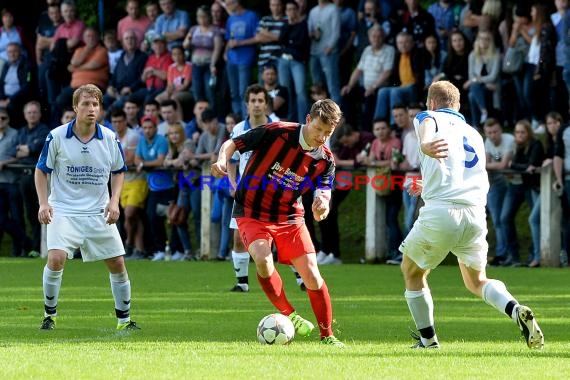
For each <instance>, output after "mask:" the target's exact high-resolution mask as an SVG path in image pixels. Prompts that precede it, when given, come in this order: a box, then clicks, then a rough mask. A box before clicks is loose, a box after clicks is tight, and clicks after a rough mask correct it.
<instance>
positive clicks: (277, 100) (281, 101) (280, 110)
mask: <svg viewBox="0 0 570 380" xmlns="http://www.w3.org/2000/svg"><path fill="white" fill-rule="evenodd" d="M261 79H262V80H263V87H264V88H265V90H266V91H267V93H268V94H269V96H270V97H271V109H272V110H273V112H274V113H275V115H276V116H277V117H278V118H279V119H281V120H285V119H287V115H288V113H289V90H288V89H287V87H285V86H281V85H280V84H279V83H278V82H277V69H276V68H275V66H271V65H269V66H265V67H264V68H263V72H262V73H261Z"/></svg>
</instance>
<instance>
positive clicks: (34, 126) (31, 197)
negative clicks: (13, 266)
mask: <svg viewBox="0 0 570 380" xmlns="http://www.w3.org/2000/svg"><path fill="white" fill-rule="evenodd" d="M41 118H42V112H41V106H40V104H39V103H38V102H36V101H31V102H28V103H26V105H25V106H24V119H26V125H24V126H23V127H22V128H20V130H19V131H18V145H17V147H16V157H17V158H18V163H19V164H23V165H35V164H36V163H37V162H38V158H39V156H40V153H41V151H42V147H43V146H44V142H45V139H46V136H47V135H48V133H49V128H48V126H47V125H45V124H44V123H42V122H41V121H40V120H41ZM19 189H20V194H21V195H22V199H23V200H24V206H25V207H26V220H27V221H28V224H29V226H30V230H31V234H32V239H33V244H32V249H33V250H34V251H38V252H39V251H40V240H41V231H40V223H39V221H38V209H39V207H40V206H39V203H38V198H37V197H36V196H35V193H36V189H35V185H34V173H33V170H32V169H24V170H22V173H21V176H20V178H19ZM20 215H23V212H21V211H20Z"/></svg>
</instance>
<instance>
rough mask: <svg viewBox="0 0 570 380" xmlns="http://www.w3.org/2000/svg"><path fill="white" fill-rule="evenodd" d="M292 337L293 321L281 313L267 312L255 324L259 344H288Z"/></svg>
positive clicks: (293, 335) (293, 331)
mask: <svg viewBox="0 0 570 380" xmlns="http://www.w3.org/2000/svg"><path fill="white" fill-rule="evenodd" d="M294 337H295V327H294V326H293V322H291V320H290V319H289V318H287V317H286V316H284V315H283V314H277V313H276V314H269V315H267V316H265V317H263V318H262V319H261V321H259V325H257V340H259V343H261V344H289V343H290V342H291V341H292V340H293V338H294Z"/></svg>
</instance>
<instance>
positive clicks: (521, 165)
mask: <svg viewBox="0 0 570 380" xmlns="http://www.w3.org/2000/svg"><path fill="white" fill-rule="evenodd" d="M514 134H515V144H516V149H515V153H514V155H513V159H512V161H511V164H510V168H511V169H513V170H516V171H518V173H517V174H514V175H512V177H511V179H510V183H509V186H508V189H507V194H506V196H505V202H504V204H503V208H502V211H501V225H502V226H503V228H504V229H505V238H506V242H507V253H508V257H507V260H505V261H504V262H503V266H520V265H521V261H520V252H519V241H518V238H517V226H516V223H515V218H516V215H517V212H518V210H519V208H520V206H521V205H522V203H523V202H524V201H525V200H526V202H527V204H528V206H529V208H530V210H531V211H530V215H529V218H528V221H529V225H530V232H531V237H532V248H531V250H530V257H531V258H532V259H535V258H537V255H538V257H540V256H539V255H540V220H539V219H538V220H537V218H536V214H537V213H538V214H540V174H537V173H536V172H535V170H536V169H537V168H540V167H541V166H542V161H543V159H544V148H543V146H542V143H541V142H540V141H539V140H537V139H535V138H534V134H533V132H532V127H531V125H530V123H529V122H528V120H520V121H519V122H518V123H517V124H516V125H515V132H514ZM532 259H531V260H532Z"/></svg>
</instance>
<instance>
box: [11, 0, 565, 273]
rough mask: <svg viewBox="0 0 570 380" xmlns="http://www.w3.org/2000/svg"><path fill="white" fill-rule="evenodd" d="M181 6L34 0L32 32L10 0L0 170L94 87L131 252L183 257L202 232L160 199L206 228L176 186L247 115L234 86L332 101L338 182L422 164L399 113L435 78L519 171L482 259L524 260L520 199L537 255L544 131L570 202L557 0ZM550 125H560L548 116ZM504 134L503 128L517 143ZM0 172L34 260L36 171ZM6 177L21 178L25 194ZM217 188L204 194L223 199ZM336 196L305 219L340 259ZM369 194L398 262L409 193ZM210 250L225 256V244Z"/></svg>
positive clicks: (281, 105) (284, 99) (195, 199)
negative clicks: (37, 8) (112, 9)
mask: <svg viewBox="0 0 570 380" xmlns="http://www.w3.org/2000/svg"><path fill="white" fill-rule="evenodd" d="M308 3H309V4H308ZM424 3H425V2H424ZM424 3H422V4H424ZM180 5H182V4H176V2H175V0H159V1H158V2H156V1H153V0H151V1H149V2H146V3H142V2H141V1H139V0H127V1H126V2H125V16H124V17H123V18H121V19H120V20H119V21H118V23H117V25H116V27H114V28H112V29H110V30H105V31H99V30H97V29H96V28H94V27H92V26H86V25H85V24H84V22H83V21H82V20H80V19H79V18H78V15H77V11H76V6H75V4H74V2H73V0H63V1H60V0H46V10H45V11H44V12H43V13H42V14H41V16H40V18H39V20H38V22H37V25H35V26H34V28H35V30H36V38H35V41H27V39H26V38H25V34H24V33H23V32H22V30H23V29H22V28H29V27H30V26H29V25H18V24H17V22H16V23H15V21H17V20H14V17H13V14H12V13H11V11H10V10H9V9H3V10H1V16H2V26H1V27H0V135H2V138H1V139H0V142H1V144H0V156H1V157H2V161H0V169H2V168H3V166H4V165H5V164H10V163H12V164H13V163H21V164H30V165H33V164H35V160H37V157H38V155H39V153H40V150H41V148H42V145H43V141H44V139H45V137H46V135H47V134H48V133H49V131H50V129H52V128H54V127H56V126H58V125H60V124H61V123H64V122H69V121H70V120H72V119H73V111H72V110H71V109H70V106H71V95H72V93H73V91H74V90H75V89H76V88H78V87H79V86H82V85H84V84H87V83H92V84H95V85H96V86H98V87H99V88H101V90H102V91H103V93H104V104H103V105H104V113H102V115H101V116H100V121H101V123H102V124H104V125H106V126H107V127H109V128H112V129H114V130H115V131H116V133H117V135H118V137H119V139H120V140H121V142H122V144H123V148H124V150H125V153H126V155H125V158H126V159H127V163H128V164H129V165H130V166H132V167H136V169H133V170H131V171H130V172H129V174H128V175H127V178H126V184H125V190H124V192H125V195H124V197H122V199H121V206H122V207H123V215H124V216H123V222H122V226H123V234H124V237H125V242H126V244H127V251H128V252H127V254H128V255H129V256H130V257H132V258H143V257H149V258H154V259H155V260H161V259H163V258H164V257H165V255H164V252H165V248H166V245H167V244H168V245H169V247H170V249H171V250H172V252H179V254H178V255H175V256H174V257H175V259H183V258H192V257H195V256H196V255H197V254H199V252H198V251H197V248H196V247H195V246H194V245H193V244H192V243H193V241H192V240H194V243H197V244H199V241H200V238H201V236H200V234H199V233H197V234H196V236H195V237H194V238H193V239H192V238H191V236H189V235H188V225H187V220H184V222H183V223H181V224H179V225H176V226H174V225H173V227H172V229H171V231H166V230H165V229H164V226H165V224H164V221H165V218H166V217H167V216H168V215H167V214H168V205H169V204H180V205H181V206H182V207H183V209H184V210H185V212H186V215H191V218H192V219H193V223H194V230H195V231H199V230H200V217H201V216H200V197H199V191H196V190H194V189H192V188H191V187H189V188H186V189H182V190H181V191H180V192H178V188H179V186H178V183H176V180H177V179H178V178H188V175H189V173H193V172H197V171H199V169H200V166H201V164H202V163H203V162H207V161H210V160H212V159H213V158H214V157H215V154H216V152H217V148H218V147H219V146H220V144H221V142H222V141H223V140H224V139H225V138H227V137H228V136H229V133H228V131H227V130H226V128H225V126H224V124H223V123H222V121H224V120H225V119H226V117H227V118H228V120H231V121H232V122H234V123H236V122H239V121H240V120H241V119H243V118H245V117H247V114H246V108H245V103H244V101H243V94H244V93H245V90H246V88H247V87H248V86H249V85H251V84H252V83H258V84H259V85H261V86H263V87H264V88H265V89H266V91H267V92H268V93H269V95H270V97H271V99H272V102H271V104H270V105H269V109H268V110H267V114H268V116H269V115H271V120H278V119H284V120H289V121H296V122H301V123H302V122H304V121H305V117H306V114H307V111H308V109H309V107H310V105H311V103H312V102H313V101H315V100H317V99H319V98H322V97H330V98H332V99H333V100H335V101H336V102H337V103H339V104H340V105H341V108H342V110H343V112H344V115H345V121H344V123H345V124H344V126H342V127H341V128H339V130H338V131H337V133H335V136H333V139H331V142H330V145H331V148H332V149H333V152H334V153H335V155H336V158H337V165H338V166H339V167H342V168H343V170H347V171H346V176H350V175H352V174H351V172H352V170H353V169H357V168H359V167H362V166H363V165H375V166H377V167H378V168H382V167H384V168H385V169H382V170H390V171H392V172H394V173H405V174H410V175H413V174H415V173H417V171H418V159H417V156H416V154H415V152H416V151H417V149H416V146H417V140H416V139H414V137H415V134H414V133H408V132H410V131H413V127H412V121H411V120H412V119H413V116H414V115H415V113H417V112H418V110H421V109H422V102H423V101H424V98H425V90H426V89H427V87H428V86H429V85H430V83H432V82H433V81H437V80H442V79H446V80H449V81H451V82H452V83H453V84H455V85H456V86H457V87H458V88H459V89H460V91H461V95H462V96H461V111H462V113H463V114H464V115H465V116H466V118H467V120H468V121H470V122H471V124H472V125H473V127H474V128H478V129H480V130H481V131H482V132H483V130H484V132H485V134H486V135H487V136H488V148H489V155H488V157H487V159H488V162H489V169H490V170H496V169H499V170H504V169H508V168H512V169H516V170H520V171H522V172H524V173H523V174H522V176H516V175H515V176H511V177H509V178H506V177H504V175H502V174H493V175H492V176H491V180H492V190H491V192H490V194H489V211H490V215H491V217H492V220H493V223H494V226H495V234H496V240H497V244H496V259H495V260H494V261H492V263H493V264H503V265H517V264H520V257H519V253H518V248H517V247H515V246H512V247H509V244H511V245H512V244H514V243H516V229H515V228H514V227H515V226H514V225H513V220H514V215H516V212H517V209H518V206H520V204H521V200H522V199H526V200H527V201H528V202H529V205H530V208H531V210H532V212H531V216H530V219H531V220H530V226H531V230H532V234H531V235H532V237H533V249H531V252H530V254H529V257H530V259H529V263H530V264H531V266H538V265H540V255H539V253H538V247H537V245H538V244H539V242H538V241H537V237H536V236H537V229H538V227H537V223H539V219H537V215H539V214H540V213H539V211H537V210H539V207H540V205H539V202H538V199H539V197H538V195H537V194H538V189H537V187H536V183H535V180H531V179H529V178H527V177H529V176H530V178H532V175H534V172H533V170H534V169H535V168H536V167H540V166H541V165H542V160H543V159H544V158H545V157H543V156H544V154H543V153H539V147H538V145H537V144H542V143H541V142H540V141H539V140H538V139H536V138H534V137H533V136H534V135H538V136H540V135H543V134H545V133H546V132H548V133H546V135H547V136H549V140H548V141H550V145H549V147H548V149H547V150H546V158H547V159H550V160H551V161H550V162H553V163H554V167H555V170H558V172H557V173H558V175H557V186H559V188H560V189H562V190H560V191H563V193H564V194H566V196H570V192H567V191H564V190H563V189H565V188H570V186H567V187H565V186H564V185H565V184H567V185H570V183H568V181H570V179H569V178H570V176H569V178H566V177H565V174H564V173H565V171H570V155H568V154H566V150H565V148H566V147H565V146H564V144H569V143H568V142H566V141H567V139H565V137H566V136H567V135H568V133H567V132H565V131H566V129H564V128H563V126H564V125H565V122H566V120H567V119H568V112H569V97H568V89H569V87H570V46H569V45H570V39H569V37H568V36H570V33H569V30H570V13H569V11H568V0H553V1H547V2H544V1H543V2H536V3H531V2H530V1H525V0H516V1H501V0H470V1H466V2H461V1H458V0H457V1H454V0H438V1H433V2H431V3H430V4H429V6H427V7H426V8H424V7H423V6H422V5H421V4H420V2H419V1H418V0H382V1H379V0H359V1H358V2H356V1H354V2H350V1H343V0H334V1H329V0H318V1H316V2H315V1H313V2H307V1H305V0H288V1H285V0H267V2H266V4H263V7H259V9H256V10H255V11H254V10H251V9H246V8H245V7H244V4H242V1H240V0H225V1H222V0H215V1H213V2H212V3H211V5H210V6H193V5H188V6H186V9H187V10H188V11H187V10H183V9H181V8H180V7H179V6H180ZM261 9H265V10H264V11H263V10H262V11H260V10H261ZM194 16H195V18H194ZM100 35H101V36H102V38H101V37H100ZM553 120H554V121H553ZM555 121H557V122H558V124H559V125H558V129H556V131H554V127H551V126H550V125H551V124H556V123H555ZM497 129H499V131H497ZM503 129H504V130H514V133H515V138H514V139H511V138H510V137H508V135H506V134H504V133H503V132H502V130H503ZM388 132H389V133H388ZM501 135H506V136H507V137H503V139H501V138H500V137H498V136H501ZM519 135H520V136H519ZM523 135H524V136H523ZM511 140H512V141H511ZM505 141H507V142H508V143H505ZM541 146H542V145H541ZM529 147H532V151H533V152H534V153H532V154H530V153H529V149H530V148H529ZM568 148H569V149H570V146H569V147H568ZM525 165H526V166H525ZM165 166H166V167H171V168H172V173H173V174H172V180H173V181H172V186H171V187H167V188H153V187H152V186H151V187H150V188H149V187H148V181H147V180H146V178H147V177H148V175H149V174H150V173H152V172H153V170H155V168H163V167H165ZM379 170H380V169H379ZM5 172H7V171H6V170H0V180H1V181H3V182H0V205H1V206H4V207H0V213H2V215H1V216H0V225H1V226H4V227H3V228H2V231H6V232H7V233H8V234H10V235H11V236H12V237H13V240H14V244H13V249H12V255H14V256H21V255H27V254H28V252H32V255H35V252H36V251H38V250H39V240H38V237H39V235H40V234H39V233H38V228H39V226H38V224H37V217H36V211H37V202H36V196H35V194H34V189H33V176H32V174H33V171H32V170H30V169H25V170H24V171H23V172H22V173H23V175H21V176H16V177H15V176H12V175H8V174H5ZM503 177H504V178H503ZM519 177H520V178H519ZM7 183H17V184H18V187H17V188H18V189H19V191H13V188H14V187H13V186H5V184H7ZM405 186H409V183H406V184H405ZM181 188H182V187H181ZM216 191H217V190H216ZM222 194H223V192H222V191H220V192H219V194H218V195H216V196H214V199H216V198H217V197H218V196H219V197H220V202H221V203H222V204H224V203H227V201H226V200H225V199H226V198H227V196H225V195H224V196H223V195H222ZM348 194H349V189H343V188H339V189H337V190H336V191H335V192H334V193H333V197H332V202H333V205H332V209H331V215H330V216H329V218H328V219H327V220H325V221H322V222H320V223H319V227H320V228H319V229H320V232H321V235H320V236H319V237H317V234H316V233H315V231H314V227H313V226H312V221H311V222H310V224H311V226H310V227H311V228H310V229H311V231H312V236H313V238H314V240H315V244H316V246H317V247H319V249H320V251H319V255H318V258H319V262H320V263H325V264H338V263H342V259H341V254H340V244H339V240H338V239H339V238H340V236H342V231H340V230H339V227H338V207H339V205H340V203H341V202H342V200H344V199H345V198H346V196H347V195H348ZM378 196H383V197H386V199H387V200H388V202H387V204H388V205H389V206H390V207H389V210H388V212H387V214H388V215H387V223H388V227H389V228H388V232H389V234H388V237H389V244H388V246H389V251H390V262H393V263H398V262H399V260H400V257H399V255H398V252H397V247H398V245H399V243H400V241H401V240H402V232H403V233H404V234H405V233H407V231H409V229H410V227H411V223H413V218H414V213H415V212H416V209H417V207H418V206H419V205H421V202H416V199H414V198H413V197H409V196H408V195H407V193H406V192H405V191H404V192H402V191H392V192H391V193H388V194H378ZM503 204H505V205H510V206H508V207H507V206H501V205H503ZM402 205H403V207H404V213H405V225H404V226H403V231H402V230H401V229H400V227H399V225H398V214H399V213H400V209H401V207H402ZM496 207H502V209H501V210H497V209H494V208H496ZM226 208H227V206H226ZM217 210H218V211H216V215H212V217H213V220H214V225H217V227H216V228H214V229H215V230H216V229H219V228H220V226H219V224H220V220H222V224H224V223H225V221H224V220H225V217H224V218H222V217H221V215H222V214H221V211H219V210H221V208H218V209H217ZM565 210H567V208H565ZM566 213H567V211H565V215H566ZM24 215H25V216H26V218H24ZM224 215H225V214H224ZM566 220H570V218H566ZM13 226H17V227H18V228H17V230H18V231H16V232H14V229H13V228H12V227H13ZM22 231H28V232H29V233H31V235H30V236H31V237H30V238H28V237H26V236H25V234H23V235H22V233H23V232H22ZM144 231H151V233H150V234H146V233H144ZM222 232H223V230H222ZM20 235H22V236H23V237H22V236H20ZM223 235H224V241H225V240H226V237H225V236H226V235H227V233H224V232H223ZM18 236H20V237H18ZM15 237H17V238H15ZM218 240H219V239H218ZM216 243H217V242H216ZM221 246H222V249H221V250H220V251H219V254H218V257H219V258H220V260H223V259H226V257H227V255H228V252H229V247H228V244H227V243H226V242H223V243H222V244H221ZM563 246H564V247H566V244H563ZM193 247H194V248H193ZM216 248H217V247H216Z"/></svg>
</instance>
